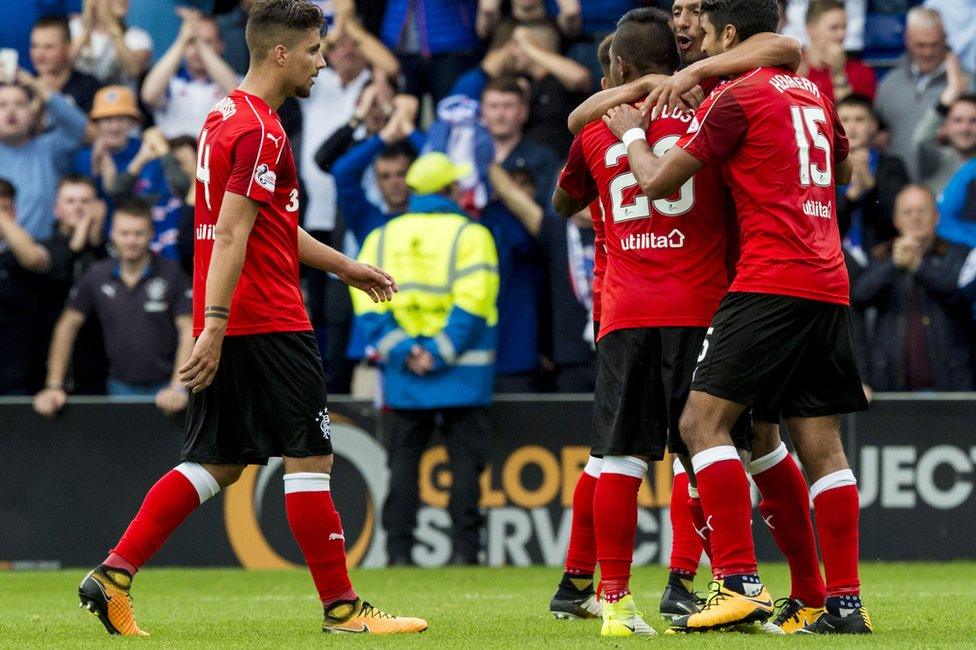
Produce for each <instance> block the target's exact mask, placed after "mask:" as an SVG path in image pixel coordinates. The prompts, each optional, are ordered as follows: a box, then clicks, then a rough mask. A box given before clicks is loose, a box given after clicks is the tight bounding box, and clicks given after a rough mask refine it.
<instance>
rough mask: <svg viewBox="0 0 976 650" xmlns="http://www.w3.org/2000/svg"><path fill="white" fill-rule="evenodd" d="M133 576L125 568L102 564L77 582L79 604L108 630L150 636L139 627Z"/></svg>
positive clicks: (122, 633)
mask: <svg viewBox="0 0 976 650" xmlns="http://www.w3.org/2000/svg"><path fill="white" fill-rule="evenodd" d="M131 586H132V576H130V575H129V574H128V573H125V572H124V571H119V570H117V569H112V568H110V567H106V566H103V565H99V566H97V567H95V568H94V569H92V570H91V571H89V572H88V575H86V576H85V579H84V580H82V581H81V584H80V585H79V586H78V597H79V598H80V599H81V602H80V603H79V604H78V607H84V608H85V609H87V610H88V613H89V614H92V615H94V616H97V617H98V620H100V621H101V622H102V625H104V626H105V629H106V630H108V633H109V634H120V635H122V636H149V633H148V632H144V631H142V630H140V629H139V624H138V623H136V617H135V614H134V613H133V611H132V596H130V595H129V588H130V587H131Z"/></svg>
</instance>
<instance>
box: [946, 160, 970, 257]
mask: <svg viewBox="0 0 976 650" xmlns="http://www.w3.org/2000/svg"><path fill="white" fill-rule="evenodd" d="M939 214H940V215H941V216H940V219H939V237H942V238H944V239H947V240H949V241H951V242H955V243H957V244H962V245H964V246H968V247H970V248H976V160H970V161H969V162H967V163H966V164H965V165H963V166H962V167H960V168H959V171H957V172H956V175H955V176H953V177H952V180H950V181H949V184H948V185H946V188H945V189H944V190H943V191H942V196H940V197H939Z"/></svg>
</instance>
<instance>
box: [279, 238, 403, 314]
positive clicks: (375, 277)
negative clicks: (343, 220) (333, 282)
mask: <svg viewBox="0 0 976 650" xmlns="http://www.w3.org/2000/svg"><path fill="white" fill-rule="evenodd" d="M298 259H299V261H301V263H302V264H307V265H308V266H311V267H314V268H316V269H320V270H322V271H328V272H329V273H335V274H336V275H337V276H339V279H340V280H342V281H343V282H345V283H346V284H348V285H349V286H350V287H355V288H357V289H359V290H360V291H362V292H363V293H365V294H366V295H368V296H369V297H370V298H372V299H373V302H387V301H389V300H393V294H394V293H396V292H397V291H399V288H398V287H397V284H396V280H394V279H393V276H391V275H390V274H389V273H387V272H386V271H384V270H383V269H381V268H379V267H376V266H373V265H372V264H363V263H362V262H357V261H355V260H351V259H349V258H348V257H346V256H345V255H343V254H342V253H340V252H339V251H337V250H335V249H334V248H332V247H330V246H326V245H325V244H323V243H322V242H320V241H318V240H316V239H315V238H314V237H312V236H311V235H310V234H308V233H307V232H305V230H304V229H303V228H299V229H298Z"/></svg>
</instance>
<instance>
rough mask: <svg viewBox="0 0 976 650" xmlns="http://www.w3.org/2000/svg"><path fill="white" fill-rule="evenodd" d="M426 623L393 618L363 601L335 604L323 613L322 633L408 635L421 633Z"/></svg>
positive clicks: (420, 620) (410, 619)
mask: <svg viewBox="0 0 976 650" xmlns="http://www.w3.org/2000/svg"><path fill="white" fill-rule="evenodd" d="M426 629H427V621H425V620H423V619H421V618H408V617H406V616H394V615H392V614H387V613H386V612H384V611H383V610H381V609H377V608H376V607H373V606H372V605H370V604H369V603H367V602H366V601H365V600H363V599H361V598H357V599H356V600H354V601H347V602H340V603H336V604H335V605H333V606H332V607H330V608H329V609H327V610H326V611H325V620H324V621H323V622H322V631H323V632H332V633H346V634H409V633H412V632H423V631H424V630H426Z"/></svg>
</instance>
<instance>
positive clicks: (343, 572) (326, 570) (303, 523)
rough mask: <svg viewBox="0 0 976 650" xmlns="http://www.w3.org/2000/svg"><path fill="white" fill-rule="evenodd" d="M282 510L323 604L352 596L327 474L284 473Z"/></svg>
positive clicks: (353, 592)
mask: <svg viewBox="0 0 976 650" xmlns="http://www.w3.org/2000/svg"><path fill="white" fill-rule="evenodd" d="M285 513H286V515H287V516H288V525H289V526H290V527H291V533H292V535H294V536H295V541H297V542H298V546H299V547H300V548H301V549H302V555H304V556H305V563H306V564H307V565H308V570H309V571H310V572H311V574H312V581H313V582H314V583H315V588H316V589H317V590H318V592H319V598H320V599H321V600H322V604H323V605H326V606H328V605H330V604H332V603H334V602H336V601H338V600H355V599H356V592H355V591H354V590H353V588H352V583H350V582H349V571H348V570H347V569H346V540H345V537H344V536H343V533H342V522H341V521H339V513H338V512H336V509H335V504H334V503H333V502H332V492H330V491H329V475H328V474H320V473H316V472H298V473H294V474H285Z"/></svg>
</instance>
